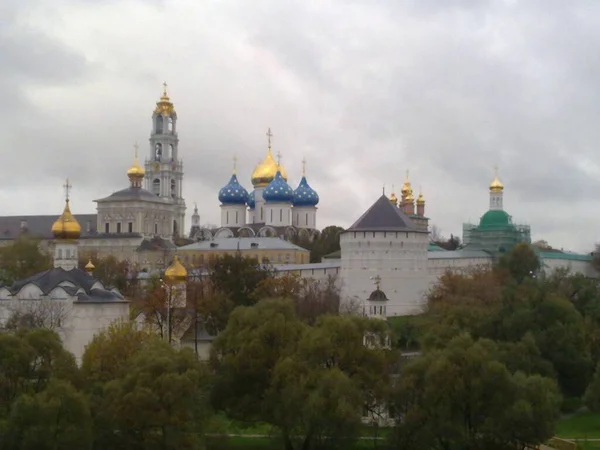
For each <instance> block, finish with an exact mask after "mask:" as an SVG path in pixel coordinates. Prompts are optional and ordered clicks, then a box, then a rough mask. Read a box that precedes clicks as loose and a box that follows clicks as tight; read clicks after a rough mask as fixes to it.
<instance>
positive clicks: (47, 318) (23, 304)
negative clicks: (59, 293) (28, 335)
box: [4, 298, 69, 330]
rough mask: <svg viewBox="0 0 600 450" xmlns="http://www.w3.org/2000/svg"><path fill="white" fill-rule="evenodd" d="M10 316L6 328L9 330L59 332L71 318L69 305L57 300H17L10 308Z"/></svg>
mask: <svg viewBox="0 0 600 450" xmlns="http://www.w3.org/2000/svg"><path fill="white" fill-rule="evenodd" d="M9 311H10V316H9V317H8V320H7V321H6V324H5V325H4V327H5V328H6V329H7V330H17V329H35V328H45V329H48V330H58V329H60V328H61V327H63V326H64V325H65V323H66V321H67V319H68V317H69V309H68V307H67V305H66V304H65V303H64V302H63V301H60V300H57V299H47V298H46V299H40V300H21V299H15V300H13V301H12V302H11V304H10V306H9Z"/></svg>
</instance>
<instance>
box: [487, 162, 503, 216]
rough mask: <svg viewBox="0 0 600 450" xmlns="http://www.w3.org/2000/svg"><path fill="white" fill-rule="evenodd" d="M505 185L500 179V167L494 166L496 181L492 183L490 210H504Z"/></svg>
mask: <svg viewBox="0 0 600 450" xmlns="http://www.w3.org/2000/svg"><path fill="white" fill-rule="evenodd" d="M503 193H504V184H502V181H500V178H499V177H498V165H497V164H496V165H495V166H494V179H493V180H492V182H491V183H490V210H502V209H503V208H504V206H503V204H502V203H503V198H502V197H503Z"/></svg>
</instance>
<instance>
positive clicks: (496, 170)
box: [494, 164, 498, 177]
mask: <svg viewBox="0 0 600 450" xmlns="http://www.w3.org/2000/svg"><path fill="white" fill-rule="evenodd" d="M494 176H496V177H497V176H498V164H494Z"/></svg>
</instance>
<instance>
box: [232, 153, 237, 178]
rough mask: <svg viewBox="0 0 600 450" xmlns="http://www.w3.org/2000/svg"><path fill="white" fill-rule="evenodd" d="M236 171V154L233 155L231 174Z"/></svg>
mask: <svg viewBox="0 0 600 450" xmlns="http://www.w3.org/2000/svg"><path fill="white" fill-rule="evenodd" d="M236 173H237V155H233V174H234V175H235V174H236Z"/></svg>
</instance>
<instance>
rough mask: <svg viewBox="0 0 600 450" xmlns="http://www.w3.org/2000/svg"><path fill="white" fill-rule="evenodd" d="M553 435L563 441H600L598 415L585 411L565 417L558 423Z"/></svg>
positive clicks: (599, 416) (599, 420) (599, 418)
mask: <svg viewBox="0 0 600 450" xmlns="http://www.w3.org/2000/svg"><path fill="white" fill-rule="evenodd" d="M555 434H556V436H558V437H561V438H563V439H573V438H577V439H600V414H598V413H592V412H587V411H586V412H580V413H577V414H573V415H572V416H569V417H566V418H564V419H562V420H561V421H560V422H558V425H557V427H556V433H555ZM594 444H600V443H596V442H594ZM589 448H590V449H595V448H598V449H600V446H598V445H597V446H596V447H589Z"/></svg>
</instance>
